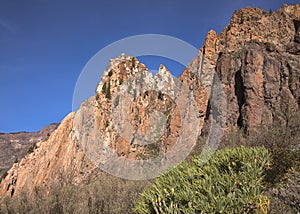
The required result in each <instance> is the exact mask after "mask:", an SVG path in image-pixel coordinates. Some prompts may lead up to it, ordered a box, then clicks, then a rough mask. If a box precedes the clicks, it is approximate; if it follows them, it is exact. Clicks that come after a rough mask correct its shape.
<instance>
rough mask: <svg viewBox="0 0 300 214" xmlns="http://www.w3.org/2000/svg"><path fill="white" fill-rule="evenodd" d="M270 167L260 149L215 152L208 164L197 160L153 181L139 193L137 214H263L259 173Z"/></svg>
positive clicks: (266, 203)
mask: <svg viewBox="0 0 300 214" xmlns="http://www.w3.org/2000/svg"><path fill="white" fill-rule="evenodd" d="M269 164H270V156H269V153H268V151H267V150H266V149H264V148H246V147H238V148H234V149H224V150H220V151H218V152H217V153H216V154H215V155H214V156H213V157H212V158H211V159H210V160H209V162H208V163H206V164H203V163H202V161H201V156H197V157H195V158H193V160H192V162H191V163H187V162H183V163H181V164H180V165H179V166H177V167H176V168H175V169H173V170H171V171H169V172H167V173H166V174H164V175H162V176H160V177H159V178H157V180H156V181H155V183H154V184H153V186H152V187H151V188H149V189H147V190H146V191H145V192H144V193H142V197H141V199H140V200H139V201H138V204H137V206H136V208H135V211H136V212H137V213H267V210H268V207H269V200H268V199H267V197H266V196H263V191H264V186H263V173H264V171H265V170H266V169H267V167H268V166H269Z"/></svg>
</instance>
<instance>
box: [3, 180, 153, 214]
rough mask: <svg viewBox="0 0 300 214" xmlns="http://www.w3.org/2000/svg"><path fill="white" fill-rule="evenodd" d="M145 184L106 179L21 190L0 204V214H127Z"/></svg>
mask: <svg viewBox="0 0 300 214" xmlns="http://www.w3.org/2000/svg"><path fill="white" fill-rule="evenodd" d="M148 184H149V182H148V181H128V180H124V179H120V178H116V177H113V176H109V175H102V176H99V177H98V179H96V180H94V181H92V182H90V183H89V184H85V185H83V186H77V185H72V184H67V185H64V186H63V185H61V184H59V183H56V184H52V185H51V188H50V189H46V188H37V187H36V188H35V189H34V191H33V193H32V194H31V195H29V194H28V190H27V191H26V190H25V189H24V190H23V191H22V192H18V194H17V195H15V196H14V197H12V198H10V197H6V198H4V199H3V200H2V204H1V203H0V204H1V205H2V206H0V213H11V214H12V213H18V214H23V213H24V214H26V213H45V214H47V213H49V214H52V213H75V214H76V213H91V214H94V213H95V214H96V213H104V214H105V213H107V214H112V213H131V210H132V209H133V207H134V204H135V202H136V200H137V198H138V197H139V192H141V191H142V190H143V189H144V188H145V187H146V186H148Z"/></svg>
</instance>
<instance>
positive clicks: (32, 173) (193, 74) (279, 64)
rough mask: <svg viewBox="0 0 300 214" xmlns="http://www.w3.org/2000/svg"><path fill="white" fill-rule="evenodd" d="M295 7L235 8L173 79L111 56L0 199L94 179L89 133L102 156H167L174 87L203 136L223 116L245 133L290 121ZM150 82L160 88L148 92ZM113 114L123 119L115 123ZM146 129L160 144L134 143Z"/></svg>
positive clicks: (1, 188) (13, 173)
mask: <svg viewBox="0 0 300 214" xmlns="http://www.w3.org/2000/svg"><path fill="white" fill-rule="evenodd" d="M299 11H300V5H292V6H287V5H284V6H283V7H282V8H280V9H279V10H278V11H276V12H274V13H272V14H270V13H267V12H265V11H263V10H260V9H253V8H245V9H243V10H240V11H237V12H235V13H234V14H233V16H232V19H231V21H230V24H229V25H228V26H227V27H226V28H225V29H224V30H223V31H222V32H221V33H220V34H219V35H217V34H216V33H215V32H214V31H210V32H209V33H208V34H207V37H206V40H205V42H204V45H203V47H202V48H201V49H200V51H199V55H198V56H197V57H196V58H195V59H193V60H192V61H191V63H190V64H189V65H188V66H187V68H186V69H185V70H184V71H183V73H182V74H181V76H180V77H179V78H178V82H177V81H174V79H173V78H172V77H171V75H170V72H169V71H168V70H167V68H165V67H164V66H160V68H159V72H158V74H157V75H156V76H155V77H153V78H151V77H152V76H150V73H149V72H148V71H147V68H146V66H145V65H144V64H142V63H140V62H139V61H138V59H136V58H134V57H130V56H126V55H121V56H120V57H118V58H116V59H113V60H111V61H110V65H109V66H108V68H107V70H106V71H105V72H104V74H103V77H102V81H101V82H100V83H99V84H98V86H97V88H96V95H95V97H91V98H89V99H88V100H87V101H85V102H84V103H83V104H82V105H81V107H80V110H79V111H78V112H75V113H70V114H69V115H68V116H67V117H66V118H65V119H64V120H63V121H62V123H61V124H60V126H59V127H58V129H57V130H55V131H54V132H53V134H52V135H51V136H50V138H49V139H48V140H46V141H44V142H41V143H38V144H37V149H35V150H34V152H33V153H31V154H28V155H27V156H26V157H25V158H24V159H22V160H21V161H20V162H19V163H16V164H14V165H13V167H12V169H11V170H9V172H8V175H7V176H6V178H5V179H4V180H3V181H2V182H1V184H0V196H2V195H5V194H8V195H11V196H12V195H14V194H17V192H19V191H20V190H22V189H24V188H25V187H26V188H28V189H29V190H32V189H33V187H34V186H39V185H43V186H50V185H51V182H55V181H60V182H62V183H64V182H72V183H75V184H79V183H82V182H88V181H89V180H90V179H93V176H97V174H99V173H101V172H100V170H99V168H98V167H97V166H96V165H95V164H94V163H95V162H93V163H92V161H91V160H90V158H88V157H87V156H86V155H85V154H86V153H84V152H83V149H84V151H86V148H87V147H86V146H87V145H80V144H79V141H78V139H79V138H82V139H85V141H83V142H86V144H88V142H89V140H91V139H93V138H94V137H96V136H95V135H94V133H93V131H91V132H89V131H90V130H98V131H99V133H101V137H102V138H103V141H102V142H101V145H98V148H97V149H98V151H99V152H100V153H103V154H104V153H107V152H108V150H107V149H106V148H108V147H109V148H111V149H113V150H114V151H116V152H117V155H118V156H120V157H126V158H128V159H132V160H136V159H141V160H142V159H147V158H150V157H152V156H154V155H157V154H160V155H164V154H166V153H167V152H168V151H170V149H171V148H172V147H173V146H174V144H175V139H176V138H177V137H178V136H179V135H180V133H179V130H180V125H181V124H182V118H180V117H179V112H180V109H178V105H176V104H175V103H174V102H173V101H172V99H171V97H172V96H173V95H174V94H176V91H175V90H173V88H176V87H186V88H188V90H187V91H188V92H187V93H186V96H185V97H187V98H188V100H194V101H195V103H196V105H195V106H196V107H195V109H196V111H197V115H196V116H195V118H198V119H199V123H198V124H197V126H199V128H200V129H202V133H205V132H206V131H207V130H208V129H209V124H210V121H213V120H220V121H223V122H222V123H221V127H222V128H223V129H224V130H227V129H229V128H241V129H244V130H245V131H252V130H254V131H255V130H256V129H257V128H258V127H259V126H261V125H270V124H272V123H274V122H275V121H276V120H278V121H281V122H282V123H283V124H284V123H287V122H288V115H289V113H290V111H293V110H296V109H298V108H299V104H300V55H299V53H300V49H299V47H300V46H299V45H300V39H299V38H300V35H299V33H300V30H299V29H300V27H299V26H300V20H299ZM216 75H217V76H218V77H219V79H220V81H221V85H222V87H223V90H224V95H225V96H224V97H223V98H222V99H217V100H215V101H214V106H215V107H216V109H217V110H218V109H227V111H226V114H219V115H217V117H216V115H215V114H213V113H212V111H213V110H212V107H211V103H210V102H209V101H211V100H212V99H211V98H212V96H213V93H212V91H214V90H215V89H216V88H215V84H214V83H215V79H216ZM132 77H135V80H134V81H131V78H132ZM137 77H139V78H141V79H142V80H143V81H139V80H138V79H139V78H137ZM124 82H126V83H128V82H129V83H130V85H127V86H131V87H127V89H126V90H127V94H129V95H130V97H131V100H130V102H125V101H124V102H123V101H122V100H123V99H122V98H123V97H121V96H119V97H118V95H117V94H118V93H120V91H121V92H122V87H123V86H124ZM141 82H144V83H146V84H145V85H148V87H149V88H147V90H146V91H143V90H142V89H143V87H142V86H141ZM154 85H156V87H157V88H153V90H151V87H152V86H154ZM154 89H156V90H154ZM157 89H158V90H157ZM167 94H170V96H168V95H167ZM184 101H185V100H181V102H183V103H184ZM186 105H187V106H189V105H190V104H189V102H186ZM116 108H121V109H123V108H124V109H127V110H128V109H129V113H128V117H126V118H124V115H122V114H119V115H118V114H116V115H114V114H113V113H112V112H113V110H112V109H116ZM116 112H118V111H116ZM154 112H160V113H159V114H160V115H155V114H154ZM181 113H182V112H180V114H181ZM162 115H163V116H164V117H162V118H165V121H163V122H164V123H163V124H166V125H165V127H164V128H163V129H161V130H163V132H161V133H159V134H158V135H157V138H156V134H157V133H156V132H155V131H153V130H151V127H153V126H155V127H156V126H158V125H159V122H160V121H159V120H156V118H161V116H162ZM90 116H91V117H90ZM153 118H154V119H153ZM220 118H221V119H220ZM116 119H120V120H121V121H125V122H122V123H120V125H113V124H114V123H113V120H116ZM193 120H194V118H191V121H193ZM95 127H96V128H95ZM124 127H131V129H132V133H134V134H133V135H132V134H131V133H127V132H126V131H125V129H124ZM80 132H86V135H80ZM118 133H122V136H121V135H120V134H118ZM147 134H148V136H151V138H149V139H148V138H144V140H146V141H147V140H149V141H155V142H157V143H155V144H153V145H151V146H150V145H146V144H145V145H139V144H137V142H138V141H139V137H140V136H144V135H147ZM197 134H198V133H197ZM199 134H200V133H199ZM131 135H132V136H133V137H130V136H131ZM82 139H81V141H82ZM92 149H95V148H92ZM100 159H101V158H100ZM100 162H101V160H100Z"/></svg>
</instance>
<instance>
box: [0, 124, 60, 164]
mask: <svg viewBox="0 0 300 214" xmlns="http://www.w3.org/2000/svg"><path fill="white" fill-rule="evenodd" d="M57 127H58V124H50V125H49V126H46V127H44V128H43V129H42V130H41V131H39V132H18V133H9V134H4V133H1V134H0V169H7V168H10V167H11V166H12V165H13V163H14V162H15V161H18V160H21V159H22V158H23V157H24V156H25V154H26V152H27V151H28V149H29V148H30V147H31V146H33V145H34V144H35V143H38V142H39V141H45V140H47V139H48V138H49V136H50V135H51V133H52V132H53V131H54V130H55V129H56V128H57Z"/></svg>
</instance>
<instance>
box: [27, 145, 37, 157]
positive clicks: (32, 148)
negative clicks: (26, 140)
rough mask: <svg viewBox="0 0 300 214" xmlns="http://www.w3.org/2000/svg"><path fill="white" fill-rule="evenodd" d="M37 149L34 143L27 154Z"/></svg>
mask: <svg viewBox="0 0 300 214" xmlns="http://www.w3.org/2000/svg"><path fill="white" fill-rule="evenodd" d="M36 148H37V146H36V143H34V144H33V145H32V146H30V147H29V149H28V150H27V154H30V153H32V152H33V151H34V150H35V149H36Z"/></svg>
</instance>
